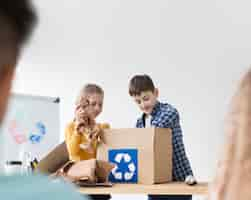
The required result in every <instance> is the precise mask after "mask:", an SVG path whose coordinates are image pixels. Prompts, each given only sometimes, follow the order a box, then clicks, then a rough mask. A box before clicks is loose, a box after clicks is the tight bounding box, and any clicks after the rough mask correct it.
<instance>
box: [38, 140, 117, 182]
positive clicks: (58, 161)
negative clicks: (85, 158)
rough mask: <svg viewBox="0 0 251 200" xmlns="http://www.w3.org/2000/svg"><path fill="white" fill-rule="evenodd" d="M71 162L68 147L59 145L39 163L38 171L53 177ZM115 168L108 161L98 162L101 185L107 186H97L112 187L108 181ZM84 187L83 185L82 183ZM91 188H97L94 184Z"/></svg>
mask: <svg viewBox="0 0 251 200" xmlns="http://www.w3.org/2000/svg"><path fill="white" fill-rule="evenodd" d="M68 161H69V154H68V151H67V147H66V144H65V142H63V143H61V144H59V145H57V146H56V147H55V148H54V149H53V150H52V151H51V152H49V153H48V154H47V155H46V156H45V157H44V158H43V159H42V160H40V161H39V163H38V165H37V168H36V171H38V172H40V173H43V174H47V175H52V174H54V173H55V172H56V171H57V170H58V169H60V168H61V167H62V166H63V165H65V164H66V163H67V162H68ZM113 167H114V166H113V165H112V164H110V163H108V162H106V161H102V160H97V163H96V170H95V173H96V176H97V178H98V180H99V181H100V182H101V183H106V184H103V185H102V184H97V186H98V185H100V186H110V184H108V183H107V181H108V174H109V172H110V171H111V169H112V168H113ZM81 184H82V185H84V184H83V183H81ZM91 186H95V184H92V185H91Z"/></svg>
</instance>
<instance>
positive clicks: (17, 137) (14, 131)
mask: <svg viewBox="0 0 251 200" xmlns="http://www.w3.org/2000/svg"><path fill="white" fill-rule="evenodd" d="M8 130H9V132H10V134H11V136H12V138H13V139H14V141H15V142H16V143H17V144H23V143H24V142H26V141H27V138H26V136H25V134H24V133H22V132H21V131H20V130H19V128H18V127H17V122H16V120H12V121H10V123H9V127H8Z"/></svg>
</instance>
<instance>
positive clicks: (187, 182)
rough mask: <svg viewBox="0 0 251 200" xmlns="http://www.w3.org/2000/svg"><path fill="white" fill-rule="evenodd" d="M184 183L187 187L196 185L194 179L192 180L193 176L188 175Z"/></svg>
mask: <svg viewBox="0 0 251 200" xmlns="http://www.w3.org/2000/svg"><path fill="white" fill-rule="evenodd" d="M185 183H186V184H187V185H196V184H197V181H196V179H195V178H194V176H192V175H189V176H187V177H186V179H185Z"/></svg>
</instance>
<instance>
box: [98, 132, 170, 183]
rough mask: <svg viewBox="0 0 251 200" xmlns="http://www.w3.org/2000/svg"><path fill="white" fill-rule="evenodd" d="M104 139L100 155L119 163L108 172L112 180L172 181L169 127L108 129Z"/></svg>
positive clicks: (121, 181)
mask: <svg viewBox="0 0 251 200" xmlns="http://www.w3.org/2000/svg"><path fill="white" fill-rule="evenodd" d="M103 140H104V141H103V142H104V143H102V144H100V146H99V148H98V152H97V159H98V160H105V161H109V162H112V163H114V164H115V165H116V167H115V168H114V169H113V170H112V172H111V173H110V176H109V180H110V181H111V182H114V183H141V184H154V183H166V182H170V181H172V134H171V130H170V129H164V128H140V129H139V128H130V129H107V130H105V131H104V135H103Z"/></svg>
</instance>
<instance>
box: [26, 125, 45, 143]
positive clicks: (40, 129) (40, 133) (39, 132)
mask: <svg viewBox="0 0 251 200" xmlns="http://www.w3.org/2000/svg"><path fill="white" fill-rule="evenodd" d="M45 134H46V127H45V125H44V124H43V123H42V122H37V123H36V131H33V132H31V133H30V135H29V140H30V142H31V143H32V144H37V143H40V142H41V141H42V139H43V137H44V135H45Z"/></svg>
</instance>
